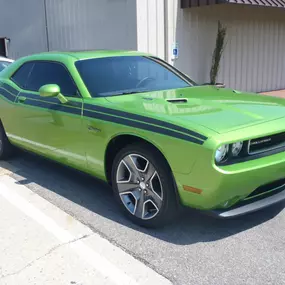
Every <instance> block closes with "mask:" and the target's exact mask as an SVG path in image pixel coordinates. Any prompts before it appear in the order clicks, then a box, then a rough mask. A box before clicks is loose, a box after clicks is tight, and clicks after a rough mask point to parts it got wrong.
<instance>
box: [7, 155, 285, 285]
mask: <svg viewBox="0 0 285 285" xmlns="http://www.w3.org/2000/svg"><path fill="white" fill-rule="evenodd" d="M6 168H7V169H9V168H10V170H12V171H14V173H12V174H11V175H12V177H13V178H14V179H16V180H17V181H18V183H19V184H20V185H25V186H27V187H28V188H29V189H30V190H32V191H33V192H35V193H37V194H38V195H40V196H41V197H43V198H44V199H46V200H47V201H49V202H51V203H52V204H54V205H56V206H57V207H59V208H60V209H62V210H63V211H65V212H66V213H68V214H69V215H71V216H72V217H74V218H75V219H76V220H79V221H80V222H81V223H83V224H85V225H86V226H88V227H89V228H90V229H91V230H92V231H93V232H95V233H97V234H99V235H100V236H101V237H103V238H106V239H107V240H109V241H110V242H111V243H112V244H114V245H115V246H118V247H120V248H121V249H123V250H124V251H125V252H127V253H129V254H131V255H132V256H134V257H135V258H136V259H138V260H139V261H141V262H143V263H145V264H146V265H147V266H149V267H151V268H152V269H154V270H155V271H156V272H158V273H159V274H161V275H163V276H164V277H166V278H167V279H169V280H170V281H172V282H173V284H182V285H186V284H195V285H200V284H201V285H216V284H217V285H223V284H231V285H235V284H238V285H245V284H254V285H259V284H260V285H266V284H278V285H282V284H285V210H284V207H285V204H281V205H278V206H274V207H271V208H268V209H265V210H262V211H259V212H257V213H254V214H251V215H247V216H244V217H240V218H237V219H234V220H217V219H214V218H211V217H208V216H204V215H201V214H199V213H196V212H195V211H192V210H184V211H183V212H182V213H181V215H180V218H179V219H178V220H177V221H176V223H174V224H173V225H171V226H168V227H166V228H163V229H156V230H147V229H143V228H140V227H138V226H135V225H134V224H132V223H131V222H129V221H128V220H127V219H126V218H125V217H124V216H123V215H122V214H121V211H120V209H119V208H118V206H117V204H116V203H115V201H114V199H113V196H112V191H111V189H110V188H109V187H108V186H107V185H106V184H104V183H103V182H101V181H98V180H96V179H94V178H92V177H89V176H87V175H84V174H81V173H79V172H76V171H74V170H71V169H68V168H66V167H64V166H61V165H58V164H56V163H54V162H50V161H47V160H44V159H42V158H38V157H36V156H34V155H31V154H26V153H21V154H19V156H18V157H16V158H14V159H13V160H11V161H9V164H7V166H6Z"/></svg>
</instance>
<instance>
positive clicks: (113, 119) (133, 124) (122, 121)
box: [83, 110, 204, 145]
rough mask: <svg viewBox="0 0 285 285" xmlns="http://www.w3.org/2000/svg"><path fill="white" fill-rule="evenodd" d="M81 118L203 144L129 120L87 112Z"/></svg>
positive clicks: (169, 131) (188, 137) (201, 142)
mask: <svg viewBox="0 0 285 285" xmlns="http://www.w3.org/2000/svg"><path fill="white" fill-rule="evenodd" d="M83 116H84V117H89V118H95V119H99V120H103V121H108V122H112V123H117V124H121V125H126V126H130V127H134V128H139V129H144V130H147V131H151V132H154V133H159V134H163V135H167V136H170V137H174V138H177V139H182V140H185V141H189V142H192V143H196V144H200V145H202V144H203V143H204V142H203V141H202V140H199V139H196V138H193V137H190V136H187V135H184V134H181V133H177V132H175V131H171V130H167V129H164V128H160V127H157V126H152V125H148V124H145V123H143V122H136V121H131V120H127V119H124V118H118V117H114V116H110V115H107V114H100V113H95V112H92V111H88V110H84V111H83Z"/></svg>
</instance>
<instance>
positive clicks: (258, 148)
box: [248, 132, 285, 155]
mask: <svg viewBox="0 0 285 285" xmlns="http://www.w3.org/2000/svg"><path fill="white" fill-rule="evenodd" d="M284 146H285V132H283V133H280V134H276V135H271V136H266V137H262V138H258V139H254V140H251V141H250V142H249V145H248V154H249V155H253V154H258V153H262V152H266V151H270V150H275V149H278V148H281V147H284Z"/></svg>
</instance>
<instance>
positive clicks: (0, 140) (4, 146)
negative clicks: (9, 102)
mask: <svg viewBox="0 0 285 285" xmlns="http://www.w3.org/2000/svg"><path fill="white" fill-rule="evenodd" d="M13 149H14V148H13V146H12V145H11V143H10V142H9V140H8V138H7V136H6V133H5V130H4V127H3V125H2V124H1V122H0V160H5V159H8V158H9V157H11V156H12V154H13Z"/></svg>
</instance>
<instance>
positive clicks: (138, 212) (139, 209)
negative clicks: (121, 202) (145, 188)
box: [134, 191, 145, 219]
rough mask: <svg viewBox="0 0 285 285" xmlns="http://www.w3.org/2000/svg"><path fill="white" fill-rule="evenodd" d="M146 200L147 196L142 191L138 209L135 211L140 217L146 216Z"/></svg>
mask: <svg viewBox="0 0 285 285" xmlns="http://www.w3.org/2000/svg"><path fill="white" fill-rule="evenodd" d="M144 202H145V197H144V194H143V192H142V191H141V193H140V197H139V199H138V200H137V205H136V209H135V213H134V215H135V216H137V217H138V218H140V219H143V218H144V207H145V204H144Z"/></svg>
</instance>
